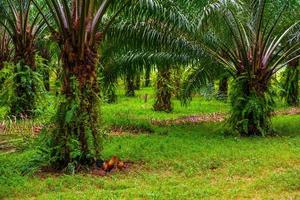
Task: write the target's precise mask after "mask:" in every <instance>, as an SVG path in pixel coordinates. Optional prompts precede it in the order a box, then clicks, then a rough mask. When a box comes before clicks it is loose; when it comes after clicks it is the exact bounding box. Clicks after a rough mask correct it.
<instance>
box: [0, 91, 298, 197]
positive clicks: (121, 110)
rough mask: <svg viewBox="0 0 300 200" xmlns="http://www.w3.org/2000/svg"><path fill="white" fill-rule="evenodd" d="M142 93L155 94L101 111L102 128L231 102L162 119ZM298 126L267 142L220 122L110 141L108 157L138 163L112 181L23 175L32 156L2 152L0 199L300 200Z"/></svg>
mask: <svg viewBox="0 0 300 200" xmlns="http://www.w3.org/2000/svg"><path fill="white" fill-rule="evenodd" d="M144 93H149V94H150V95H151V91H150V89H146V90H143V91H140V92H139V94H138V97H137V98H125V97H121V98H119V102H118V104H114V105H103V112H102V116H103V119H104V122H105V123H106V124H121V125H122V124H126V123H131V124H135V125H138V124H144V123H146V122H147V121H148V120H150V119H153V118H154V119H169V118H176V117H179V116H184V115H192V114H199V113H210V112H226V111H228V105H227V104H226V103H221V102H218V101H215V100H214V101H206V100H204V99H200V98H197V99H196V100H195V101H194V102H193V103H192V104H191V106H190V107H187V108H185V107H180V106H179V104H180V103H179V102H178V101H175V102H174V106H175V110H174V112H173V113H171V114H166V113H158V114H157V113H154V112H153V111H152V110H151V105H152V102H153V99H152V98H150V100H149V101H148V102H147V103H145V102H144V99H143V98H142V97H141V96H143V95H144ZM299 121H300V116H299V115H298V116H281V117H275V118H274V119H273V123H274V127H275V128H276V130H277V131H278V133H279V136H277V137H269V138H248V139H246V138H238V137H234V136H224V134H223V133H222V130H223V124H222V123H205V124H198V125H193V126H191V125H190V126H170V127H155V126H154V127H152V128H153V129H154V133H151V134H124V135H121V136H111V137H109V138H108V139H107V140H106V142H105V146H104V152H103V156H104V157H105V158H110V157H111V156H113V155H116V156H118V157H120V158H122V159H124V160H131V161H134V163H135V164H134V165H133V166H132V167H131V169H130V170H129V171H126V172H118V173H115V174H111V175H110V176H108V177H96V176H92V175H87V174H78V175H75V176H69V175H63V176H55V175H46V174H43V176H42V177H41V176H37V175H22V174H21V173H20V171H22V169H23V168H24V166H26V165H27V163H28V160H29V159H30V158H32V157H33V156H34V152H33V151H31V150H25V151H20V152H16V153H11V154H0V163H1V165H0V199H300V123H299ZM1 137H2V138H4V137H5V136H1ZM6 137H7V136H6Z"/></svg>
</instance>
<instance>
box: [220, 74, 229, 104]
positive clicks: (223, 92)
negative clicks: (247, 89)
mask: <svg viewBox="0 0 300 200" xmlns="http://www.w3.org/2000/svg"><path fill="white" fill-rule="evenodd" d="M218 96H219V98H221V99H223V98H227V96H228V78H227V77H225V78H222V79H221V80H220V82H219V93H218Z"/></svg>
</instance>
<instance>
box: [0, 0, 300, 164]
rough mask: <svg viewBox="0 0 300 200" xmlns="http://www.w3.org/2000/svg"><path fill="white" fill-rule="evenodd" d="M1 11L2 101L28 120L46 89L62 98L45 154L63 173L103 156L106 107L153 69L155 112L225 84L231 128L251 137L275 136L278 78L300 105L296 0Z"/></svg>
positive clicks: (32, 4)
mask: <svg viewBox="0 0 300 200" xmlns="http://www.w3.org/2000/svg"><path fill="white" fill-rule="evenodd" d="M0 10H1V13H0V36H1V37H0V69H1V71H0V84H1V85H0V87H1V99H0V103H1V105H2V106H5V107H6V108H7V110H8V112H7V116H9V117H11V116H14V117H16V118H17V119H28V118H29V119H30V118H35V117H36V115H37V114H36V102H37V100H38V98H44V97H43V96H42V94H44V93H45V91H48V92H50V93H52V94H56V95H57V96H59V105H58V107H57V112H56V115H55V117H54V118H53V121H52V122H51V124H52V126H51V128H49V129H48V130H44V134H45V136H46V138H47V139H46V140H45V141H46V142H45V147H44V151H41V158H45V157H46V158H47V159H49V158H50V165H51V167H54V168H56V169H65V168H66V167H68V166H69V165H70V164H72V165H75V166H79V165H87V166H90V165H92V164H94V163H95V161H97V159H100V158H101V151H102V148H103V145H102V141H103V134H102V131H100V130H101V128H102V127H103V124H102V123H101V121H100V111H99V108H101V105H100V104H99V103H100V100H105V101H107V102H108V103H114V102H115V101H116V100H117V96H116V89H117V84H118V82H119V81H120V79H121V78H123V79H124V80H125V83H126V84H125V86H126V95H127V96H134V91H135V89H137V88H138V87H139V85H140V84H141V83H140V80H141V77H142V76H145V86H149V84H150V79H151V78H152V76H151V74H154V73H155V76H156V82H155V86H156V94H155V102H154V105H153V109H154V110H155V111H164V112H172V110H173V108H172V103H171V98H172V96H176V97H177V98H178V99H180V100H181V102H182V103H184V104H187V103H189V102H190V101H191V100H192V97H194V96H195V95H197V94H199V91H200V90H201V89H203V88H210V87H211V86H212V85H213V84H214V81H216V80H217V81H218V82H219V90H220V91H219V97H221V98H227V95H228V87H230V95H229V100H230V105H231V109H230V117H229V119H228V124H229V126H230V130H231V131H232V132H236V133H238V134H240V135H241V136H246V137H249V136H267V135H269V134H273V133H274V131H273V128H272V126H271V115H272V112H273V111H274V107H275V100H274V98H275V94H276V93H275V92H274V90H273V85H274V84H276V83H277V81H278V80H279V79H278V77H276V75H277V74H279V73H280V74H283V76H282V77H281V80H282V85H283V87H282V92H281V95H282V96H283V97H284V98H285V99H286V102H287V103H288V104H289V105H292V106H297V105H298V103H299V92H298V90H299V85H298V80H299V67H298V66H299V57H300V51H299V50H300V49H299V48H300V42H299V38H300V37H299V36H300V24H299V23H298V19H300V3H299V2H298V1H284V2H282V1H280V0H274V1H267V0H239V1H235V0H230V1H229V0H205V1H197V0H190V1H188V2H187V1H181V0H126V1H118V0H72V1H67V0H3V1H1V2H0ZM229 82H230V84H229ZM143 99H144V101H145V102H147V99H148V96H147V95H145V96H144V97H143ZM45 149H46V150H45ZM45 154H46V155H45Z"/></svg>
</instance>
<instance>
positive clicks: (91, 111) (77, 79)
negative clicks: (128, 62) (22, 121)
mask: <svg viewBox="0 0 300 200" xmlns="http://www.w3.org/2000/svg"><path fill="white" fill-rule="evenodd" d="M64 47H65V48H64V51H63V55H62V60H63V85H62V94H63V95H64V96H65V99H66V100H65V102H63V103H61V105H60V108H59V110H58V113H57V126H58V129H57V130H56V132H55V136H54V143H55V144H56V145H61V144H63V151H61V150H58V152H54V154H55V155H57V154H58V155H59V156H58V157H59V160H58V161H57V162H58V163H56V164H57V165H58V166H60V167H65V166H66V165H68V164H69V163H72V162H74V161H76V162H77V163H78V164H83V165H90V164H92V163H93V162H94V160H95V159H96V158H97V157H98V156H99V153H100V148H101V146H100V143H99V136H98V125H99V117H98V106H99V105H98V103H99V102H98V95H99V87H98V82H97V75H96V60H97V54H96V51H95V50H94V51H93V50H90V49H89V48H86V51H85V56H84V57H83V59H82V60H81V59H79V57H77V56H75V55H76V52H74V50H73V49H72V48H70V45H69V44H65V46H64ZM74 49H75V48H74ZM71 140H76V141H78V144H79V145H80V146H79V147H78V148H79V149H77V151H80V152H81V153H80V155H77V156H74V155H72V152H74V148H72V147H70V145H69V143H70V142H71Z"/></svg>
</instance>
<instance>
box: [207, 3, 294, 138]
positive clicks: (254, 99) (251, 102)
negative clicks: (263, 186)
mask: <svg viewBox="0 0 300 200" xmlns="http://www.w3.org/2000/svg"><path fill="white" fill-rule="evenodd" d="M251 5H253V7H251V12H249V10H247V9H245V8H244V9H243V10H239V11H240V12H242V13H243V17H241V16H240V15H239V14H240V13H238V12H235V11H233V10H232V9H225V10H223V15H222V16H223V17H222V18H221V19H220V20H222V21H220V20H219V21H218V23H221V22H223V23H224V24H225V25H226V26H225V30H224V31H223V32H222V33H226V34H225V36H226V37H227V40H226V39H225V38H224V37H222V36H224V35H222V34H221V33H220V32H210V34H209V37H210V41H209V40H205V41H203V48H204V49H206V51H207V52H208V53H209V54H210V55H212V56H213V57H215V58H216V59H217V60H218V61H219V62H220V63H221V64H222V65H223V66H224V67H225V68H226V69H227V70H228V71H229V72H230V73H231V74H232V76H233V77H234V84H233V92H232V95H231V103H232V111H231V116H230V119H229V122H230V124H231V126H232V127H233V129H235V130H237V131H238V132H239V133H240V134H241V135H242V136H252V135H266V134H268V133H270V132H271V131H272V128H271V124H270V123H271V120H270V117H271V112H272V110H273V104H274V101H273V98H272V95H273V94H272V93H271V90H270V81H271V79H272V77H273V75H274V74H275V73H276V72H277V71H278V70H280V69H281V68H283V67H285V66H286V64H287V63H288V62H290V61H292V60H294V59H296V58H297V57H298V55H296V56H294V57H292V58H290V59H289V61H288V62H286V58H288V56H290V55H294V53H296V52H297V50H298V47H297V44H295V45H292V46H290V45H289V43H287V42H285V41H284V39H285V38H286V37H287V36H288V34H289V33H290V31H291V29H292V28H293V27H294V26H292V27H288V28H287V29H286V30H285V31H282V32H280V30H278V29H277V28H278V26H277V25H278V21H279V20H280V18H281V16H282V12H281V13H280V14H279V15H278V16H277V18H275V20H274V23H273V24H272V25H270V22H269V24H268V23H266V22H265V21H264V14H265V7H266V1H265V0H255V1H253V4H251ZM249 13H250V14H249ZM245 16H248V19H249V21H245V20H244V19H245ZM228 33H229V34H228ZM207 35H208V34H207ZM228 39H229V40H228ZM208 41H209V42H208Z"/></svg>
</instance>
